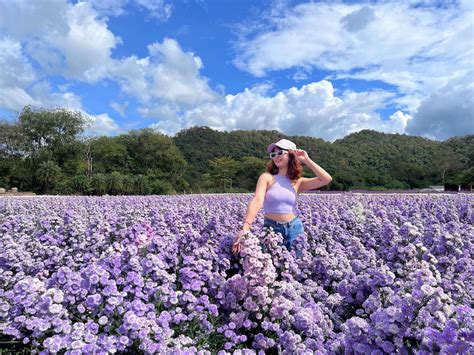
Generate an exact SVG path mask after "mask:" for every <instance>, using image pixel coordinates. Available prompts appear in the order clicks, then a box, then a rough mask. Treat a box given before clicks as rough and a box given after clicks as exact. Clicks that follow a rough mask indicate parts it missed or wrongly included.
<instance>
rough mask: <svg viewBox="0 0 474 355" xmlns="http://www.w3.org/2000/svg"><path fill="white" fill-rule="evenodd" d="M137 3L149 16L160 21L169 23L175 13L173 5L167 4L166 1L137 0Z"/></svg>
mask: <svg viewBox="0 0 474 355" xmlns="http://www.w3.org/2000/svg"><path fill="white" fill-rule="evenodd" d="M135 1H136V3H137V4H138V5H139V6H141V7H143V8H144V9H145V10H146V11H147V12H148V15H149V16H151V17H153V18H155V19H157V20H158V21H162V22H165V21H168V19H169V18H170V16H171V13H172V11H173V5H171V4H169V3H167V2H166V1H165V0H135Z"/></svg>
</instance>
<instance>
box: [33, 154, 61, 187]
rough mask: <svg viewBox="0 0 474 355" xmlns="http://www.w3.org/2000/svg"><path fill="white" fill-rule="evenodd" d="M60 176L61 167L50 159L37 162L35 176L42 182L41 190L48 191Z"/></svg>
mask: <svg viewBox="0 0 474 355" xmlns="http://www.w3.org/2000/svg"><path fill="white" fill-rule="evenodd" d="M60 177H61V168H60V167H59V166H58V165H57V164H56V163H55V162H54V161H51V160H47V161H44V162H42V163H40V164H39V167H38V169H37V170H36V178H37V179H38V181H39V182H40V183H41V184H42V187H43V191H45V192H48V191H49V190H50V189H51V188H54V186H55V184H56V183H57V182H58V181H59V178H60Z"/></svg>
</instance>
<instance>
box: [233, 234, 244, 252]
mask: <svg viewBox="0 0 474 355" xmlns="http://www.w3.org/2000/svg"><path fill="white" fill-rule="evenodd" d="M247 233H248V231H244V230H241V231H240V232H239V234H237V237H235V240H234V243H233V244H232V253H234V254H237V253H239V252H240V250H241V247H242V245H241V244H240V243H241V242H242V238H243V237H244V235H245V234H247Z"/></svg>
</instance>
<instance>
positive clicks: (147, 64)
mask: <svg viewBox="0 0 474 355" xmlns="http://www.w3.org/2000/svg"><path fill="white" fill-rule="evenodd" d="M148 51H149V56H148V57H146V58H137V57H128V58H126V59H123V60H121V61H118V62H117V63H116V64H115V66H114V69H113V72H114V75H115V76H116V77H117V78H118V80H119V82H120V85H121V88H122V90H123V92H125V93H127V94H129V95H133V96H135V97H137V98H139V99H140V100H141V101H142V102H145V103H147V102H150V101H151V100H162V101H165V102H168V103H174V104H178V105H183V106H189V105H196V104H199V103H202V102H205V101H212V100H214V99H215V98H216V93H215V92H214V91H213V90H212V89H210V88H209V85H208V83H207V79H206V78H204V77H202V76H201V75H200V73H199V71H200V70H201V69H202V67H203V65H202V61H201V59H200V58H199V57H198V56H196V55H194V53H191V52H184V51H183V50H182V49H181V47H180V46H179V44H178V42H177V41H175V40H174V39H170V38H165V39H164V40H163V42H162V43H159V42H156V43H153V44H150V45H149V46H148Z"/></svg>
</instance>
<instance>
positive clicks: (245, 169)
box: [235, 157, 265, 191]
mask: <svg viewBox="0 0 474 355" xmlns="http://www.w3.org/2000/svg"><path fill="white" fill-rule="evenodd" d="M236 169H237V171H236V173H235V176H236V178H235V185H236V186H237V187H240V188H243V189H245V190H247V191H254V190H255V187H256V185H257V180H258V177H259V176H260V174H262V173H263V172H264V171H265V160H263V159H260V158H256V157H243V158H242V159H241V160H240V161H239V162H238V163H237V168H236Z"/></svg>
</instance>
